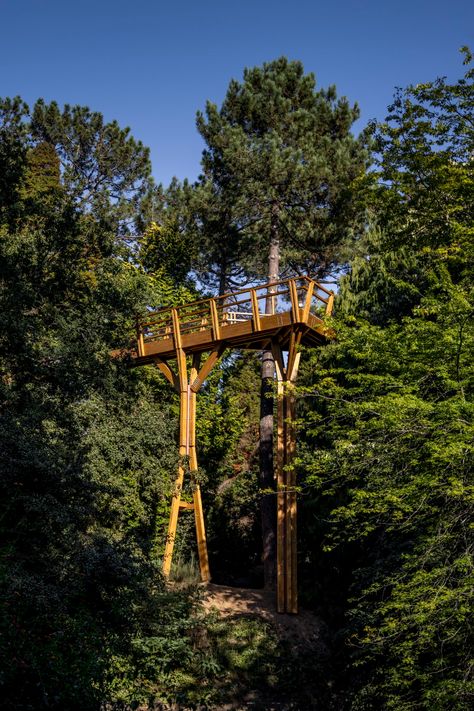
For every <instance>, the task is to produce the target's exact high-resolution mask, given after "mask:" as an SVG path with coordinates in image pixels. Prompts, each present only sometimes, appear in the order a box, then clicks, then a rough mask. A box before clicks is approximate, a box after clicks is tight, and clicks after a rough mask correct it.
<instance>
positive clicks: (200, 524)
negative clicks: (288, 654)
mask: <svg viewBox="0 0 474 711" xmlns="http://www.w3.org/2000/svg"><path fill="white" fill-rule="evenodd" d="M198 370H199V358H196V357H194V358H193V365H192V367H191V371H190V374H189V383H190V385H189V386H188V398H189V472H190V475H191V477H193V472H195V471H196V470H197V468H198V464H197V454H196V393H195V392H194V391H193V390H191V384H192V383H194V382H195V380H196V378H197V375H198ZM193 501H194V519H195V524H196V538H197V547H198V556H199V567H200V570H201V580H202V581H203V582H204V583H207V582H209V580H210V579H211V574H210V570H209V558H208V555H207V542H206V528H205V524H204V512H203V509H202V499H201V489H200V487H199V484H198V483H197V482H196V481H193Z"/></svg>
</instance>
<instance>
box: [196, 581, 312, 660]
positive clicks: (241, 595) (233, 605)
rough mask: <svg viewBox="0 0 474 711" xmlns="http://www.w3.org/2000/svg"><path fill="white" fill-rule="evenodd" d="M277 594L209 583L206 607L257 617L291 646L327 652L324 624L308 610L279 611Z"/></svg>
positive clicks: (230, 614) (232, 615) (205, 589)
mask: <svg viewBox="0 0 474 711" xmlns="http://www.w3.org/2000/svg"><path fill="white" fill-rule="evenodd" d="M275 603H276V600H275V593H274V592H272V591H265V590H253V589H248V588H231V587H228V586H225V585H214V584H212V583H208V584H207V585H205V586H203V606H204V608H205V609H206V610H208V611H211V610H215V611H217V612H218V613H219V614H220V615H221V616H222V617H228V618H235V617H241V616H256V617H260V618H261V619H263V620H265V621H266V622H270V623H271V624H272V625H273V626H274V627H275V629H276V631H277V633H278V635H279V636H280V637H281V639H285V640H288V642H290V645H291V648H292V649H294V650H295V651H300V650H301V649H302V648H305V647H307V648H311V649H312V650H315V649H318V648H319V651H320V652H322V653H324V652H325V651H326V650H325V645H324V642H323V637H324V625H323V624H322V622H321V620H319V619H318V618H317V617H316V616H315V615H314V614H313V613H312V612H310V611H309V610H304V609H300V611H299V612H298V614H297V615H286V614H284V615H282V614H279V613H278V612H277V611H276V604H275Z"/></svg>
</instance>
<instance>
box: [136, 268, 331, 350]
mask: <svg viewBox="0 0 474 711" xmlns="http://www.w3.org/2000/svg"><path fill="white" fill-rule="evenodd" d="M274 287H276V290H275V292H274V293H273V294H272V298H275V299H277V298H278V297H280V296H284V297H286V298H287V299H288V301H289V304H290V310H291V311H292V315H293V320H295V321H297V320H299V319H300V317H301V318H302V319H303V321H307V319H308V316H309V313H310V310H311V304H312V303H314V302H316V303H317V302H319V303H320V304H321V306H323V305H325V306H326V309H325V312H326V314H329V313H331V311H332V304H333V301H334V293H333V292H332V291H330V290H329V289H326V287H325V286H323V285H322V284H321V282H317V281H315V280H314V279H311V278H310V277H308V276H297V277H290V278H288V279H280V280H278V281H273V282H269V283H268V284H261V285H259V286H253V287H248V288H246V289H239V290H237V291H234V292H230V293H227V294H222V295H221V296H216V297H209V298H206V299H198V300H196V301H191V302H189V303H188V304H181V305H180V306H176V307H164V308H162V309H159V310H158V311H154V312H150V313H149V314H147V316H145V319H146V320H141V319H139V318H138V319H137V341H138V348H139V350H140V351H142V350H143V343H144V342H145V341H147V340H157V339H160V338H163V337H164V334H161V333H156V332H157V331H161V330H163V329H164V330H167V335H168V337H169V335H170V334H172V333H175V324H176V323H179V325H180V332H188V333H191V332H193V331H194V330H195V329H197V330H202V320H203V318H205V319H209V323H210V324H212V330H213V333H214V337H215V338H216V339H220V327H221V321H222V320H223V317H224V314H225V313H226V311H225V309H226V308H228V309H229V310H230V309H235V308H236V307H237V308H238V307H239V306H241V305H243V304H245V305H246V306H247V307H248V314H249V317H252V318H253V321H254V324H255V326H256V328H257V329H260V324H261V321H260V316H261V314H260V309H259V303H258V302H259V301H261V300H263V299H267V298H268V289H269V288H274ZM259 292H261V293H259ZM302 292H303V293H302ZM320 292H323V294H324V296H323V294H321V293H320ZM298 294H300V295H301V297H302V298H300V299H299V301H301V300H302V301H303V302H304V305H300V303H298ZM244 295H245V298H237V299H236V297H239V296H240V297H243V296H244ZM325 295H327V297H326V296H325ZM226 300H228V301H229V300H232V301H231V303H229V304H226V303H225V301H226ZM230 312H231V311H230ZM246 313H247V312H246ZM257 324H258V325H257ZM147 328H149V329H150V330H151V331H152V332H151V333H150V334H149V335H147V334H146V333H145V330H146V329H147ZM153 331H154V332H155V333H153ZM176 335H177V336H178V339H179V337H180V334H176Z"/></svg>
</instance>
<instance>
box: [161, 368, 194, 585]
mask: <svg viewBox="0 0 474 711" xmlns="http://www.w3.org/2000/svg"><path fill="white" fill-rule="evenodd" d="M185 362H186V361H185ZM187 415H188V389H187V387H186V388H185V389H184V390H181V392H180V398H179V464H178V475H177V477H176V479H175V483H174V492H173V498H172V500H171V511H170V520H169V524H168V534H167V536H166V545H165V553H164V556H163V575H165V576H166V577H168V575H169V574H170V570H171V560H172V558H173V548H174V542H175V538H176V527H177V525H178V514H179V508H180V502H181V491H182V489H183V479H184V466H183V462H184V458H185V457H186V449H187V435H188V428H187Z"/></svg>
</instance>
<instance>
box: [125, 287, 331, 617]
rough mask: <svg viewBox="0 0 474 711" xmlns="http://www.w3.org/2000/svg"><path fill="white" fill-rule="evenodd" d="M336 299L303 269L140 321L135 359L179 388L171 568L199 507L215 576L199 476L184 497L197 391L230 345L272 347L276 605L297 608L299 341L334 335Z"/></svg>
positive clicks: (318, 341) (199, 529)
mask: <svg viewBox="0 0 474 711" xmlns="http://www.w3.org/2000/svg"><path fill="white" fill-rule="evenodd" d="M333 301H334V295H333V293H332V292H331V291H330V290H328V289H327V288H326V287H325V286H324V285H322V284H320V283H318V282H316V281H314V280H312V279H310V278H309V277H306V276H304V277H295V278H292V279H285V280H283V281H277V282H273V283H269V284H263V285H262V286H258V287H252V288H249V289H242V290H240V291H236V292H233V293H229V294H224V295H223V296H218V297H214V298H209V299H201V300H199V301H193V302H191V303H188V304H184V305H182V306H175V307H170V308H164V309H160V310H159V311H155V312H150V313H149V314H147V316H146V317H145V318H142V319H138V320H137V324H136V327H137V346H136V349H135V350H133V351H132V353H131V356H132V359H133V361H134V364H135V365H147V364H150V363H154V364H155V365H156V366H157V367H158V368H159V369H160V371H161V372H162V373H163V375H164V376H165V377H166V378H167V380H168V381H169V382H170V383H171V385H173V387H174V388H175V389H176V391H177V392H178V393H179V394H180V428H179V453H180V461H179V466H178V474H177V478H176V481H175V490H174V495H173V499H172V503H171V513H170V521H169V526H168V535H167V539H166V546H165V554H164V559H163V572H164V574H165V575H169V572H170V568H171V559H172V555H173V547H174V541H175V536H176V528H177V522H178V514H179V512H180V511H181V510H193V511H194V515H195V524H196V535H197V543H198V554H199V563H200V569H201V578H202V580H203V581H209V580H210V570H209V561H208V554H207V544H206V533H205V525H204V514H203V509H202V502H201V492H200V488H199V485H198V484H197V482H193V501H192V503H191V502H190V501H184V500H182V497H181V495H182V489H183V481H184V476H185V473H186V469H187V468H188V467H189V474H190V476H191V478H192V476H193V471H196V470H197V468H198V465H197V456H196V436H195V429H196V394H197V393H198V391H199V389H200V388H201V386H202V384H203V382H204V381H205V379H206V378H207V376H208V375H209V373H210V372H211V370H212V368H213V367H214V365H215V364H216V363H217V362H218V360H219V358H220V357H221V356H222V354H223V353H224V351H225V350H226V349H227V348H233V349H250V350H269V349H271V350H272V352H273V356H274V359H275V369H276V375H277V382H278V423H277V438H276V441H277V448H276V449H277V457H276V479H277V609H278V611H279V612H291V613H296V612H297V609H298V608H297V580H296V479H295V473H294V471H293V469H292V467H291V462H292V459H293V457H294V453H295V433H294V426H293V421H294V417H295V412H294V411H295V402H294V396H293V394H292V387H291V386H292V384H293V383H294V382H295V379H296V376H297V372H298V364H299V358H300V353H299V351H298V347H299V346H300V345H306V346H321V345H323V344H324V343H326V342H327V339H328V337H329V336H330V333H329V332H328V329H327V327H326V325H325V322H324V318H325V317H326V316H327V315H330V314H331V312H332V308H333ZM285 351H286V352H287V356H286V358H285V357H284V352H285ZM204 354H206V356H205V358H203V362H202V363H201V359H202V357H203V355H204ZM188 356H189V358H188ZM172 361H176V367H175V366H174V364H173V362H172ZM188 361H189V362H188Z"/></svg>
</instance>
